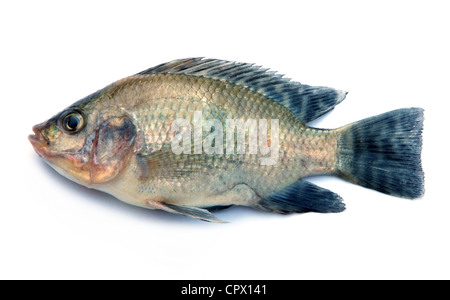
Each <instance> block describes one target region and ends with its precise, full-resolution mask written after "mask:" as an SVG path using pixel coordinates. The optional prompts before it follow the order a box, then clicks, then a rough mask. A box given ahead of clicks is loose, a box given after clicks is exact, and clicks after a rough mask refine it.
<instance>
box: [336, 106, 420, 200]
mask: <svg viewBox="0 0 450 300" xmlns="http://www.w3.org/2000/svg"><path fill="white" fill-rule="evenodd" d="M422 128H423V109H421V108H405V109H398V110H394V111H391V112H387V113H384V114H381V115H379V116H375V117H371V118H367V119H364V120H361V121H359V122H356V123H353V124H350V125H347V126H345V127H342V128H340V129H339V130H341V131H342V135H341V138H340V139H339V142H338V164H337V166H338V175H339V176H340V177H342V178H343V179H345V180H348V181H351V182H354V183H356V184H359V185H362V186H365V187H368V188H371V189H374V190H377V191H380V192H383V193H386V194H389V195H394V196H399V197H404V198H410V199H413V198H418V197H420V196H422V195H423V193H424V188H423V182H424V173H423V171H422V165H421V159H420V154H421V150H422Z"/></svg>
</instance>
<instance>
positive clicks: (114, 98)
mask: <svg viewBox="0 0 450 300" xmlns="http://www.w3.org/2000/svg"><path fill="white" fill-rule="evenodd" d="M346 94H347V93H346V92H344V91H339V90H335V89H332V88H328V87H315V86H309V85H305V84H300V83H298V82H293V81H291V80H289V79H287V78H284V77H283V76H282V75H279V74H277V73H275V72H273V71H269V70H268V69H263V68H261V67H259V66H255V65H253V64H247V63H237V62H231V61H224V60H217V59H204V58H189V59H180V60H175V61H172V62H168V63H165V64H161V65H158V66H156V67H153V68H150V69H148V70H145V71H143V72H140V73H138V74H136V75H133V76H130V77H127V78H124V79H122V80H119V81H117V82H115V83H112V84H111V85H109V86H107V87H105V88H103V89H101V90H99V91H97V92H95V93H93V94H91V95H89V96H87V97H86V98H84V99H81V100H79V101H78V102H76V103H74V104H73V105H71V106H69V107H68V108H66V109H65V110H63V111H62V112H60V113H58V114H56V115H55V116H54V117H52V118H51V119H49V120H48V121H46V122H44V123H41V124H39V125H36V126H34V127H33V131H34V135H30V136H29V140H30V142H31V143H32V145H33V147H34V149H35V150H36V152H37V153H38V154H39V155H40V156H41V157H42V158H43V159H44V160H45V161H46V162H47V163H48V164H49V165H50V166H51V167H53V168H54V169H55V170H56V171H58V172H59V173H60V174H62V175H63V176H66V177H67V178H69V179H71V180H73V181H75V182H77V183H79V184H81V185H84V186H87V187H89V188H93V189H97V190H101V191H104V192H106V193H109V194H111V195H113V196H115V197H116V198H118V199H120V200H122V201H124V202H127V203H130V204H133V205H137V206H141V207H145V208H150V209H162V210H165V211H168V212H171V213H177V214H183V215H187V216H190V217H194V218H198V219H201V220H206V221H216V222H219V221H220V220H219V219H217V218H216V217H215V216H214V215H213V214H212V213H211V211H213V210H215V209H220V208H227V207H229V206H232V205H243V206H250V207H253V208H256V209H260V210H264V211H269V212H275V213H282V214H288V213H294V212H324V213H325V212H341V211H343V210H344V209H345V205H344V204H343V202H342V198H341V197H340V196H339V195H337V194H335V193H333V192H331V191H329V190H326V189H324V188H321V187H319V186H317V185H314V184H312V183H310V182H307V181H305V180H303V179H302V178H305V177H308V176H313V175H326V174H329V175H335V176H339V177H341V178H343V179H345V180H348V181H350V182H353V183H356V184H359V185H362V186H364V187H367V188H371V189H374V190H377V191H380V192H383V193H386V194H390V195H394V196H398V197H404V198H411V199H412V198H417V197H420V196H422V195H423V192H424V188H423V181H424V173H423V171H422V166H421V157H420V156H421V147H422V127H423V125H422V124H423V110H422V109H421V108H406V109H398V110H395V111H391V112H387V113H384V114H382V115H379V116H376V117H371V118H368V119H364V120H361V121H359V122H355V123H353V124H350V125H347V126H343V127H341V128H338V129H334V130H328V129H318V128H312V127H308V126H307V125H306V124H307V123H308V122H311V121H313V120H315V119H317V118H318V117H320V116H322V115H323V114H325V113H327V112H329V111H331V110H332V109H333V108H334V107H335V106H336V105H337V104H339V103H340V102H341V101H343V100H344V98H345V96H346Z"/></svg>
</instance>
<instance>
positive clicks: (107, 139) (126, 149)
mask: <svg viewBox="0 0 450 300" xmlns="http://www.w3.org/2000/svg"><path fill="white" fill-rule="evenodd" d="M33 132H34V134H32V135H30V136H29V137H28V139H29V141H30V142H31V144H32V145H33V147H34V149H35V151H36V152H37V153H38V155H39V156H40V157H42V158H43V159H44V160H45V161H46V162H47V163H48V164H49V165H50V166H51V167H52V168H53V169H55V170H56V171H57V172H58V173H60V174H61V175H63V176H65V177H67V178H69V179H71V180H72V181H75V182H77V183H79V184H82V185H84V186H88V187H92V186H93V185H95V184H99V183H104V182H108V181H110V180H112V179H114V178H115V177H117V175H118V174H119V173H120V172H121V171H122V170H123V169H124V167H125V166H126V164H127V162H128V159H129V157H130V156H131V153H132V152H133V151H132V149H133V144H134V138H135V135H136V129H135V126H134V125H133V123H132V122H131V121H130V119H129V118H128V117H126V116H122V115H111V114H109V115H103V114H100V113H98V112H93V111H89V110H88V109H86V108H85V109H80V108H78V107H74V106H71V107H69V108H68V109H66V110H64V111H62V112H61V113H59V114H57V115H56V116H54V117H52V118H51V119H49V120H48V121H46V122H43V123H40V124H38V125H35V126H33Z"/></svg>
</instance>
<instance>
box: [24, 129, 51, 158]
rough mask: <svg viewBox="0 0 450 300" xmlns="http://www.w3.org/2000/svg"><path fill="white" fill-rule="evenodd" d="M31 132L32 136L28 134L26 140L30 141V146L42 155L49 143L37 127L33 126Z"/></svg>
mask: <svg viewBox="0 0 450 300" xmlns="http://www.w3.org/2000/svg"><path fill="white" fill-rule="evenodd" d="M32 130H33V132H34V134H30V135H29V136H28V140H29V141H30V143H31V145H33V147H34V149H35V150H36V152H37V153H38V154H44V153H45V151H44V148H46V147H48V145H49V141H48V140H47V139H46V138H45V136H44V135H43V134H42V132H41V130H40V127H39V125H35V126H33V129H32Z"/></svg>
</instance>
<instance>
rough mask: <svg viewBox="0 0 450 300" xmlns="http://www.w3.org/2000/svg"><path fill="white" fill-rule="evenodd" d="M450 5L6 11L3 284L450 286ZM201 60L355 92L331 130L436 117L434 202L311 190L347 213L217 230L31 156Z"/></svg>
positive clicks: (249, 217)
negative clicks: (137, 203) (47, 130)
mask: <svg viewBox="0 0 450 300" xmlns="http://www.w3.org/2000/svg"><path fill="white" fill-rule="evenodd" d="M446 2H447V1H370V2H369V1H310V2H304V1H292V2H288V1H279V0H278V1H267V2H266V1H242V0H240V1H230V0H228V1H222V2H218V1H178V2H175V1H154V2H152V3H151V2H150V1H142V2H138V1H122V2H117V1H72V2H70V3H68V2H67V1H27V2H25V1H8V2H6V1H3V2H2V3H1V4H0V32H1V36H0V39H1V40H0V43H1V44H0V45H1V46H0V54H1V55H0V63H1V66H0V76H1V78H0V79H1V94H0V101H1V102H0V103H1V108H2V110H1V111H2V116H1V118H0V122H1V149H0V151H1V158H2V166H1V173H0V174H1V181H0V182H1V196H0V199H1V200H0V243H1V244H0V279H11V278H15V279H450V255H449V253H450V240H449V230H450V196H449V194H448V179H447V178H448V171H449V167H450V166H449V161H448V157H449V154H448V151H449V143H448V140H449V137H448V128H449V122H448V121H447V120H448V118H449V116H450V114H449V105H448V103H449V100H450V92H449V91H450V90H449V86H450V63H449V62H450V59H449V55H450V42H449V41H450V37H449V36H450V35H449V32H450V31H449V29H450V21H449V20H450V18H449V11H450V9H449V7H448V5H446ZM192 56H204V57H208V58H221V59H227V60H235V61H242V62H251V63H256V64H259V65H263V66H265V67H269V68H271V69H273V70H277V71H279V72H280V73H282V74H286V76H287V77H289V78H293V79H294V80H297V81H300V82H302V83H306V84H310V85H325V86H331V87H334V88H338V89H343V90H347V91H349V94H348V96H347V99H346V100H345V101H344V102H343V103H342V104H340V105H339V106H338V107H337V108H336V109H335V110H334V111H333V112H332V113H331V114H329V115H327V116H326V117H324V118H322V119H321V120H320V121H319V122H316V123H314V125H315V126H318V127H328V128H334V127H339V126H342V125H345V124H347V123H350V122H353V121H356V120H359V119H362V118H364V117H368V116H372V115H376V114H379V113H383V112H386V111H389V110H392V109H396V108H401V107H412V106H415V107H423V108H424V109H425V129H424V147H423V166H424V170H425V175H426V183H425V188H426V193H425V196H424V197H423V198H422V199H419V200H415V201H409V200H404V199H399V198H395V197H390V196H386V195H384V194H381V193H378V192H375V191H372V190H368V189H364V188H362V187H359V186H356V185H352V184H348V183H346V182H344V181H342V180H339V179H335V178H326V179H314V180H313V181H314V182H316V183H319V184H320V185H321V186H323V187H326V188H328V189H331V190H333V191H334V192H336V193H338V194H340V195H341V196H342V197H343V198H344V199H345V203H346V205H347V210H346V211H345V212H343V213H340V214H315V213H309V214H303V215H290V216H280V215H272V214H268V213H261V212H258V211H254V210H252V209H246V208H232V209H230V210H228V211H224V212H221V213H219V214H218V216H219V218H222V219H224V220H227V221H230V223H228V224H211V223H206V222H201V221H197V220H191V219H188V218H185V217H182V216H176V215H170V214H168V213H164V212H156V211H149V210H145V209H142V208H137V207H132V206H130V205H127V204H124V203H122V202H120V201H118V200H116V199H114V198H113V197H111V196H108V195H106V194H103V193H100V192H97V191H92V190H88V189H86V188H84V187H81V186H78V185H76V184H74V183H72V182H70V181H68V180H66V179H65V178H63V177H61V176H60V175H58V174H57V173H56V172H54V171H53V170H52V169H50V168H49V167H48V166H47V165H46V164H45V163H44V162H43V161H42V160H41V159H39V157H38V156H37V155H36V154H35V152H34V151H33V149H32V147H31V145H30V144H29V142H28V139H27V136H28V134H30V133H31V127H32V125H34V124H36V123H40V122H42V121H44V120H46V119H48V118H49V117H51V116H53V115H54V114H55V113H57V112H59V111H60V110H62V109H64V108H65V107H67V106H69V105H70V104H72V103H73V102H75V101H76V100H78V99H80V98H82V97H84V96H86V95H88V94H90V93H92V92H94V91H96V90H98V89H100V88H102V87H104V86H106V85H107V84H109V83H111V82H113V81H115V80H118V79H120V78H122V77H125V76H128V75H132V74H135V73H137V72H139V71H142V70H144V69H146V68H148V67H151V66H154V65H156V64H159V63H162V62H166V61H170V60H172V59H177V58H185V57H192Z"/></svg>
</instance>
